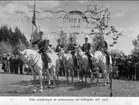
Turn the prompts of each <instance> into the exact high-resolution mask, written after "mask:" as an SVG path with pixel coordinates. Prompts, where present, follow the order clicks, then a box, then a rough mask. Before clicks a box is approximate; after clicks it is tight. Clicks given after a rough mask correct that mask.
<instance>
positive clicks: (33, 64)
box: [29, 54, 40, 74]
mask: <svg viewBox="0 0 139 105" xmlns="http://www.w3.org/2000/svg"><path fill="white" fill-rule="evenodd" d="M38 55H39V54H37V55H36V57H35V59H37V57H38ZM39 58H40V57H39ZM39 58H38V60H37V61H36V62H35V63H34V64H33V65H31V67H32V68H33V70H34V72H35V73H36V74H37V72H36V71H35V68H34V67H35V65H36V64H37V62H38V61H39ZM35 59H34V60H35ZM29 64H31V61H30V60H29Z"/></svg>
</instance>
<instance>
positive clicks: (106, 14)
mask: <svg viewBox="0 0 139 105" xmlns="http://www.w3.org/2000/svg"><path fill="white" fill-rule="evenodd" d="M84 13H85V14H86V15H87V22H88V24H89V25H88V26H90V29H91V31H92V32H91V33H90V35H94V39H93V40H92V41H93V43H92V44H93V47H94V49H95V47H96V45H98V43H101V42H102V41H103V40H104V36H105V35H106V36H108V35H113V43H111V44H109V45H110V46H113V45H114V44H116V43H117V39H118V38H119V36H121V35H122V32H119V31H117V30H116V28H115V27H114V26H112V25H109V20H110V14H111V12H110V11H109V9H108V8H105V9H103V8H101V7H99V6H98V5H92V4H89V5H87V10H86V11H85V12H84ZM96 30H97V31H96ZM106 30H107V31H106ZM100 47H102V46H100Z"/></svg>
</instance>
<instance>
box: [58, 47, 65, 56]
mask: <svg viewBox="0 0 139 105" xmlns="http://www.w3.org/2000/svg"><path fill="white" fill-rule="evenodd" d="M59 49H60V52H59V56H64V54H65V51H64V49H63V48H59Z"/></svg>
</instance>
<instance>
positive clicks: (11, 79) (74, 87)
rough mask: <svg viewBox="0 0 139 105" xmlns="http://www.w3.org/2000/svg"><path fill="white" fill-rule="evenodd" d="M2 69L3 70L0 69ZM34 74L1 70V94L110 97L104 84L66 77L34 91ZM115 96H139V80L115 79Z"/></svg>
mask: <svg viewBox="0 0 139 105" xmlns="http://www.w3.org/2000/svg"><path fill="white" fill-rule="evenodd" d="M0 71H1V70H0ZM32 80H33V77H32V75H15V74H4V73H2V72H0V96H89V97H90V96H91V97H97V96H98V97H108V96H110V90H109V89H108V87H106V86H103V85H102V80H100V83H99V85H98V86H96V84H95V81H94V82H93V83H87V84H82V83H79V82H77V78H74V83H73V84H72V83H69V84H67V83H66V78H65V77H60V81H57V85H56V87H55V88H47V85H46V83H43V85H44V90H43V92H42V93H40V92H36V93H33V91H32V89H33V81H32ZM113 96H114V97H132V96H134V97H137V96H139V82H138V81H126V80H113Z"/></svg>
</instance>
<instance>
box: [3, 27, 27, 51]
mask: <svg viewBox="0 0 139 105" xmlns="http://www.w3.org/2000/svg"><path fill="white" fill-rule="evenodd" d="M21 43H22V46H21ZM19 45H20V48H21V47H23V46H24V47H28V46H29V43H28V41H27V39H26V37H25V35H24V34H23V33H22V32H21V30H20V29H19V28H18V27H15V29H14V32H13V31H12V29H11V28H9V27H8V26H7V25H3V26H1V27H0V46H1V50H0V51H1V52H0V53H11V52H12V53H13V52H14V49H19V47H17V46H19Z"/></svg>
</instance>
